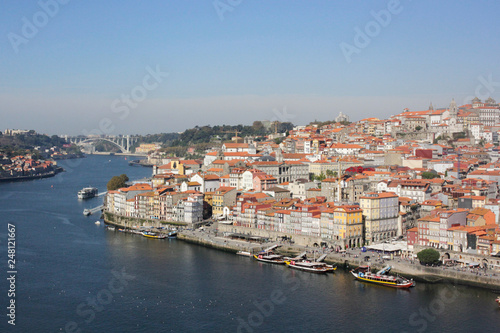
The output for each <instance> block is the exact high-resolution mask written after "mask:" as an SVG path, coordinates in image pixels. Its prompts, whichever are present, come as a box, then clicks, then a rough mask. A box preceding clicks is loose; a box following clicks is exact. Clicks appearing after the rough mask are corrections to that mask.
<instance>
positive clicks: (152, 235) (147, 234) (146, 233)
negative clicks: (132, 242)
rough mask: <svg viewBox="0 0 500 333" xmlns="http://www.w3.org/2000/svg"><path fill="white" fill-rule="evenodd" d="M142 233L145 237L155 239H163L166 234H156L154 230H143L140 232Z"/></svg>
mask: <svg viewBox="0 0 500 333" xmlns="http://www.w3.org/2000/svg"><path fill="white" fill-rule="evenodd" d="M142 235H143V236H144V237H147V238H155V239H165V238H167V235H164V234H158V233H156V232H151V231H144V232H143V233H142Z"/></svg>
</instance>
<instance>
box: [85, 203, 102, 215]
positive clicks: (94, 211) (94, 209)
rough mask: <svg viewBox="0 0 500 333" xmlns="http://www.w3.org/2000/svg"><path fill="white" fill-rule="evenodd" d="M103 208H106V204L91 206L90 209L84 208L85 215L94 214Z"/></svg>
mask: <svg viewBox="0 0 500 333" xmlns="http://www.w3.org/2000/svg"><path fill="white" fill-rule="evenodd" d="M103 208H104V205H100V206H97V207H94V208H90V209H88V208H87V209H84V210H83V215H85V216H89V215H92V214H94V213H97V212H99V211H102V209H103Z"/></svg>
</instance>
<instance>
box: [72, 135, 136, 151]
mask: <svg viewBox="0 0 500 333" xmlns="http://www.w3.org/2000/svg"><path fill="white" fill-rule="evenodd" d="M138 138H139V137H136V136H131V135H126V136H123V135H119V136H116V135H113V136H111V135H90V136H74V137H70V136H67V137H65V139H66V140H67V141H69V142H71V143H74V144H76V145H79V146H82V147H88V146H89V145H93V144H95V143H96V142H99V141H106V142H109V143H112V144H113V145H114V146H116V147H118V149H120V150H121V151H122V153H130V148H131V146H132V145H133V144H134V143H135V142H137V140H138ZM91 152H94V150H91Z"/></svg>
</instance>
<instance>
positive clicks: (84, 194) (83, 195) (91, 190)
mask: <svg viewBox="0 0 500 333" xmlns="http://www.w3.org/2000/svg"><path fill="white" fill-rule="evenodd" d="M98 193H99V192H98V190H97V188H96V187H85V188H82V189H81V190H80V191H78V199H90V198H93V197H95V196H97V194H98Z"/></svg>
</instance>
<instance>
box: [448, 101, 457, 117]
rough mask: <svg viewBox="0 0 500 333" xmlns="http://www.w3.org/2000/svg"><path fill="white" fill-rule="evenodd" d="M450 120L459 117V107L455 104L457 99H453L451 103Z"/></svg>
mask: <svg viewBox="0 0 500 333" xmlns="http://www.w3.org/2000/svg"><path fill="white" fill-rule="evenodd" d="M449 109H450V118H457V116H458V107H457V103H455V99H454V98H453V99H452V100H451V103H450V107H449Z"/></svg>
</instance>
